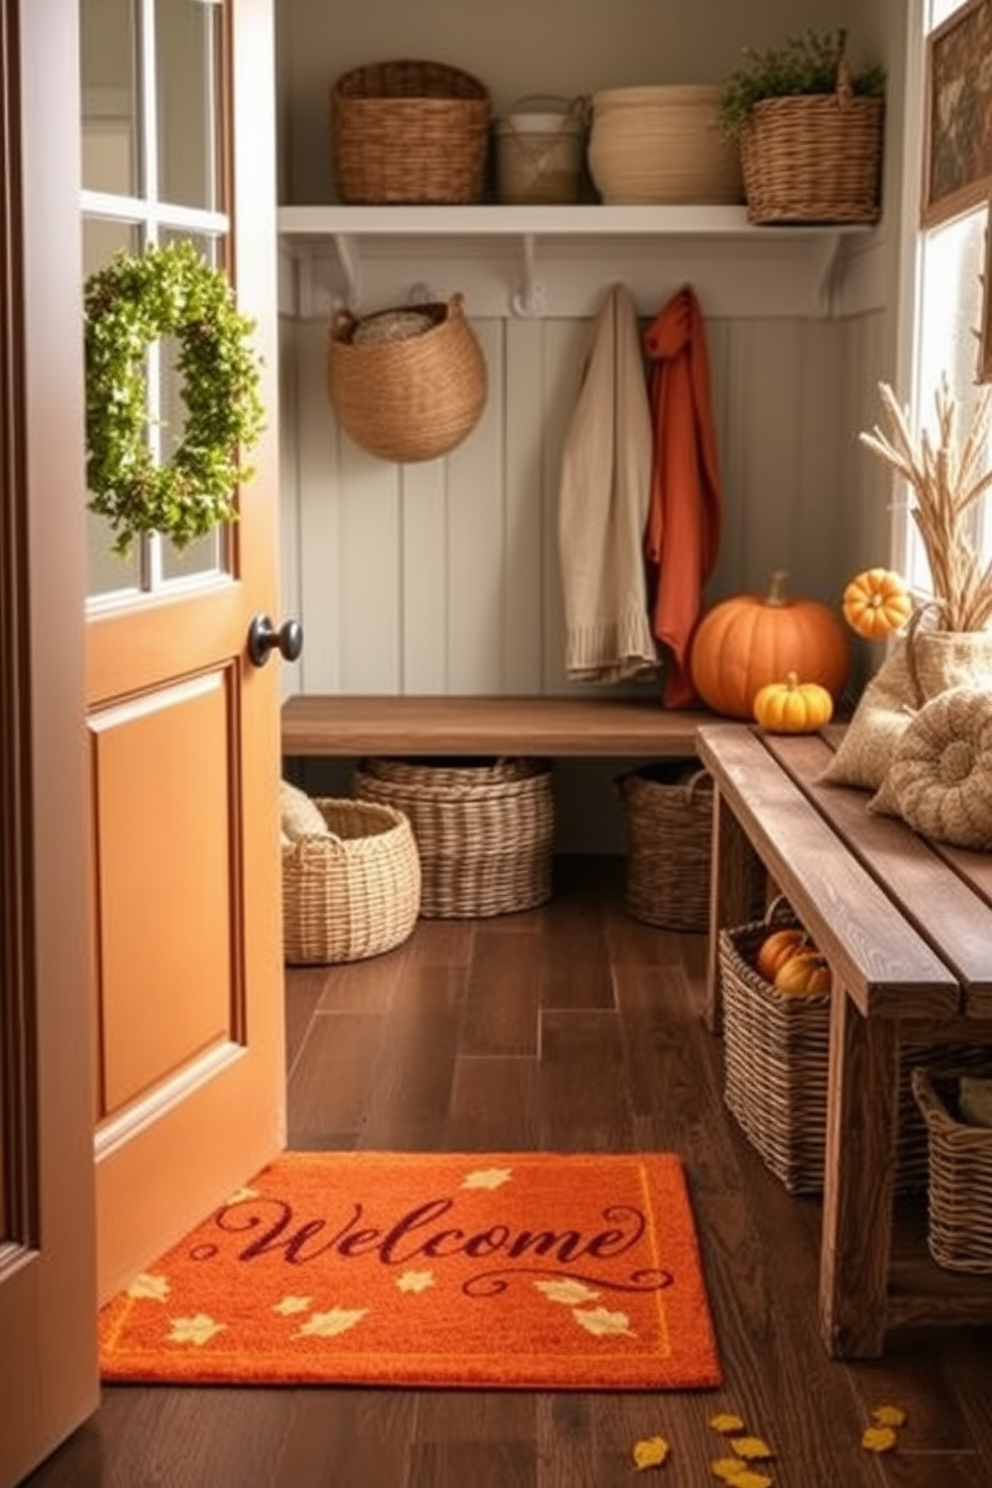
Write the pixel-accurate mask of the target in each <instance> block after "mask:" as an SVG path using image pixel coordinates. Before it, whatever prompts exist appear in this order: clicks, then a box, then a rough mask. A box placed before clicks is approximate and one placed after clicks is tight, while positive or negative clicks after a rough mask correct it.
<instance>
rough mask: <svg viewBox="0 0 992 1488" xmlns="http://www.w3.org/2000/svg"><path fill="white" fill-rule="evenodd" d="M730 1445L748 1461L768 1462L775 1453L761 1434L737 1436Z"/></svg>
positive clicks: (739, 1455)
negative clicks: (762, 1438)
mask: <svg viewBox="0 0 992 1488" xmlns="http://www.w3.org/2000/svg"><path fill="white" fill-rule="evenodd" d="M730 1445H731V1446H732V1447H733V1449H734V1451H735V1452H736V1453H737V1455H738V1457H743V1458H744V1460H745V1461H746V1462H768V1461H770V1460H771V1458H772V1457H774V1456H775V1453H774V1452H773V1451H772V1449H771V1447H770V1446H769V1445H768V1443H767V1442H766V1441H762V1440H761V1437H760V1436H735V1437H734V1438H733V1440H732V1441H731V1443H730Z"/></svg>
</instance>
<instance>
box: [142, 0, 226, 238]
mask: <svg viewBox="0 0 992 1488" xmlns="http://www.w3.org/2000/svg"><path fill="white" fill-rule="evenodd" d="M222 14H223V11H222V9H221V6H220V5H219V4H216V3H215V0H157V3H156V7H155V45H156V76H157V84H158V87H157V92H158V105H157V127H158V177H159V193H158V194H159V197H160V199H161V200H162V201H167V202H172V203H176V204H178V205H181V206H185V207H201V208H206V209H207V210H210V211H216V210H219V209H220V207H221V205H222V203H221V200H220V148H219V145H220V141H219V138H218V134H219V130H218V121H219V119H220V81H219V80H220V70H219V63H220V45H219V43H220V22H221V17H222Z"/></svg>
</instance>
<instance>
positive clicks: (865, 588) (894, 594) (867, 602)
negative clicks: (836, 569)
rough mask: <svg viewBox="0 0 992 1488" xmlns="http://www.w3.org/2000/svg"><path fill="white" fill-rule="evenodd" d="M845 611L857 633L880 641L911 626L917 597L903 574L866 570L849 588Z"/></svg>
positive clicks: (890, 571) (882, 569) (884, 569)
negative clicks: (912, 592) (914, 596)
mask: <svg viewBox="0 0 992 1488" xmlns="http://www.w3.org/2000/svg"><path fill="white" fill-rule="evenodd" d="M841 609H842V610H843V612H844V619H845V620H846V621H847V623H848V625H849V626H850V627H851V629H852V630H853V631H855V632H856V633H857V634H858V635H860V636H865V637H866V639H867V640H869V641H879V640H884V638H885V637H886V636H888V635H892V633H893V632H894V631H897V630H902V628H903V626H904V625H907V624H908V623H909V619H910V616H911V615H912V613H913V596H912V595H911V594H910V592H909V587H908V585H907V583H906V580H905V579H904V578H903V576H902V574H899V573H895V572H893V570H892V569H890V568H866V569H865V570H864V571H863V572H862V573H859V574H855V576H854V578H853V579H851V581H850V582H849V584H848V585H847V587H846V589H845V590H844V597H843V600H842V603H841Z"/></svg>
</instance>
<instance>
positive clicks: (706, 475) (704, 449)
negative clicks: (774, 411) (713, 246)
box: [644, 285, 723, 708]
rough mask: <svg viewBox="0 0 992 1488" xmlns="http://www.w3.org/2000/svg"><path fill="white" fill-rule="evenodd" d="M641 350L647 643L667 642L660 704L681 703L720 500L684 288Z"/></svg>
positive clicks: (695, 326) (697, 330)
mask: <svg viewBox="0 0 992 1488" xmlns="http://www.w3.org/2000/svg"><path fill="white" fill-rule="evenodd" d="M644 350H645V354H646V355H647V358H648V361H649V363H650V375H649V391H650V400H651V416H652V424H653V454H652V465H651V495H650V500H649V505H648V518H647V523H646V526H645V532H644V555H645V559H646V564H647V574H648V605H649V612H650V617H651V628H652V630H653V632H654V636H655V639H656V640H657V641H658V642H659V644H660V645H662V646H663V647H664V648H665V652H664V654H665V660H666V670H665V680H664V685H663V691H662V699H663V702H664V704H665V706H666V707H668V708H683V707H686V706H687V705H688V704H690V703H692V702H693V701H694V700H695V696H696V694H695V692H694V690H693V686H692V682H691V681H690V678H689V665H688V663H689V647H690V644H691V641H692V636H693V632H694V630H695V628H696V623H697V621H698V619H699V615H700V610H701V608H702V600H703V589H704V587H705V585H706V581H707V580H708V578H709V577H710V574H711V573H712V572H713V566H714V564H715V562H716V556H717V551H718V549H719V545H720V524H721V515H722V504H723V498H722V495H721V491H720V473H719V466H718V461H717V451H716V435H715V433H714V429H713V410H712V407H711V404H710V381H709V361H708V358H707V354H706V333H705V328H704V325H703V317H702V313H701V311H700V308H699V303H698V301H697V299H696V296H695V294H694V292H693V290H692V289H691V287H690V286H689V285H684V286H683V288H682V289H680V290H679V291H678V292H677V293H676V294H674V295H673V296H672V298H671V299H670V300H669V301H668V302H667V303H666V304H665V305H664V306H663V307H662V309H661V310H660V311H659V312H658V315H657V316H656V318H655V320H654V321H653V322H652V324H651V325H650V326H649V328H648V329H647V331H646V332H645V334H644Z"/></svg>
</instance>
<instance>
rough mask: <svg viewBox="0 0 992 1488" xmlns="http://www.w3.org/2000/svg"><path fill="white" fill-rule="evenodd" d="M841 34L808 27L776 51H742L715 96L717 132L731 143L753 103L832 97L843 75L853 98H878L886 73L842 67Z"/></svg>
mask: <svg viewBox="0 0 992 1488" xmlns="http://www.w3.org/2000/svg"><path fill="white" fill-rule="evenodd" d="M845 41H846V32H845V31H843V30H839V31H833V32H827V31H817V30H815V29H813V28H809V29H807V30H806V31H804V32H803V33H802V34H801V35H800V36H793V37H790V38H789V39H788V40H787V41H785V42H784V43H783V44H782V45H781V46H777V47H766V48H764V49H757V48H751V47H745V48H744V62H743V63H742V64H741V66H740V67H738V68H736V69H735V71H734V72H732V73H730V75H729V76H728V77H727V78H726V80H725V82H724V84H723V87H722V89H721V92H720V102H719V120H720V128H721V131H722V132H723V134H724V135H725V136H726V137H727V138H731V139H734V138H736V137H737V136H738V135H739V134H740V133H741V131H742V130H743V128H744V126H745V125H746V124H747V121H748V119H749V118H750V116H751V111H752V109H753V108H754V106H755V104H757V103H761V102H762V101H763V100H764V99H766V98H797V97H802V96H808V95H810V94H820V93H834V92H836V91H837V87H838V80H839V78H840V77H843V76H844V75H845V74H846V77H847V79H848V81H849V84H850V88H851V91H852V92H853V93H854V94H855V95H856V96H858V97H865V98H878V97H881V95H882V94H883V93H884V92H885V68H884V67H882V66H880V65H878V64H872V65H870V66H866V67H862V68H859V69H857V70H855V69H853V68H849V67H848V66H847V62H846V58H845V54H844V47H845Z"/></svg>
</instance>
